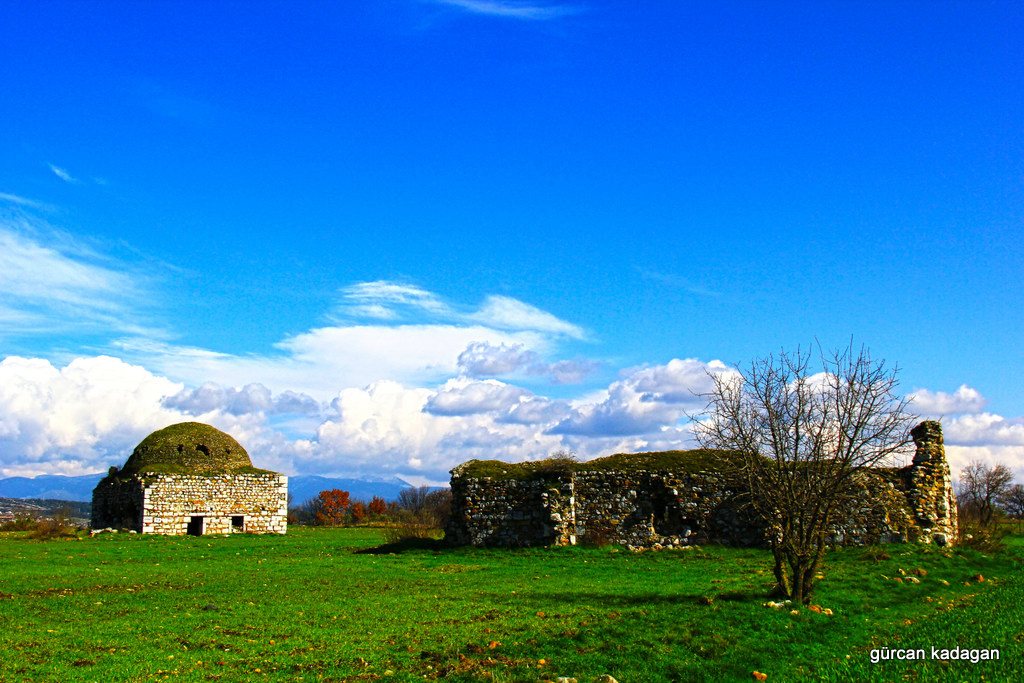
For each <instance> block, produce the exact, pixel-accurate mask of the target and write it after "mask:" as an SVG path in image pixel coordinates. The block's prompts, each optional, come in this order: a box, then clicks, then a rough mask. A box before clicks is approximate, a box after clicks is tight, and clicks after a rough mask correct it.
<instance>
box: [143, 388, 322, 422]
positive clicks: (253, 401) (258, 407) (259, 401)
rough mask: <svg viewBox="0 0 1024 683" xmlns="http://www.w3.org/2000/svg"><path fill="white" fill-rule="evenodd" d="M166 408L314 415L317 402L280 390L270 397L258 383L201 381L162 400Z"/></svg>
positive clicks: (196, 412)
mask: <svg viewBox="0 0 1024 683" xmlns="http://www.w3.org/2000/svg"><path fill="white" fill-rule="evenodd" d="M163 404H164V406H165V407H167V408H171V409H173V410H179V411H182V412H185V413H190V414H192V415H200V414H202V413H209V412H213V411H218V410H219V411H223V412H225V413H228V414H229V415H236V416H237V415H246V414H248V413H263V414H267V415H285V414H298V415H315V414H317V413H318V412H319V411H320V404H319V403H317V402H316V401H315V400H314V399H313V398H312V397H310V396H307V395H306V394H301V393H296V392H294V391H283V392H281V393H279V394H278V395H277V396H274V395H273V394H272V393H271V391H270V389H268V388H267V387H265V386H263V385H262V384H256V383H253V384H246V385H245V386H244V387H242V388H241V389H236V388H233V387H227V388H225V387H222V386H220V385H219V384H217V383H215V382H205V383H203V384H202V385H201V386H199V387H196V388H195V389H183V390H182V391H180V392H178V393H177V394H175V395H174V396H169V397H167V398H166V399H164V401H163Z"/></svg>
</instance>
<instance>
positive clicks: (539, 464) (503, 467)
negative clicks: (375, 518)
mask: <svg viewBox="0 0 1024 683" xmlns="http://www.w3.org/2000/svg"><path fill="white" fill-rule="evenodd" d="M736 457H737V456H736V454H735V453H733V452H731V451H713V450H705V449H696V450H692V451H661V452H653V453H616V454H615V455H609V456H607V457H604V458H597V459H596V460H588V461H586V462H572V461H568V460H562V459H557V461H555V460H539V461H536V462H518V463H507V462H502V461H500V460H470V461H469V462H466V463H463V464H462V465H460V466H459V467H458V468H457V476H462V477H470V478H483V477H489V478H491V479H494V480H497V481H501V480H511V479H519V480H528V479H537V478H541V477H544V476H553V475H554V474H556V473H557V472H558V471H559V470H562V471H565V472H569V471H572V472H636V471H641V470H644V471H648V472H676V473H680V474H683V473H694V472H701V471H718V470H722V469H723V468H724V467H725V466H726V465H728V464H731V463H733V462H735V458H736Z"/></svg>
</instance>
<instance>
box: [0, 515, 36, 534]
mask: <svg viewBox="0 0 1024 683" xmlns="http://www.w3.org/2000/svg"><path fill="white" fill-rule="evenodd" d="M36 524H38V520H37V519H36V518H35V517H34V516H33V515H31V514H30V513H27V512H21V513H15V515H14V519H10V520H8V521H6V522H4V523H3V524H0V531H32V530H33V529H35V528H36Z"/></svg>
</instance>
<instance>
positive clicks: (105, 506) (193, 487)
mask: <svg viewBox="0 0 1024 683" xmlns="http://www.w3.org/2000/svg"><path fill="white" fill-rule="evenodd" d="M198 517H201V518H202V522H201V526H199V527H193V531H194V532H196V533H202V534H227V533H231V532H232V531H244V532H247V533H258V534H267V533H278V534H283V533H285V532H286V531H287V529H288V521H287V520H288V477H286V476H283V475H278V474H223V475H208V476H199V475H185V474H141V475H132V476H130V477H127V478H123V479H119V478H116V477H114V478H111V479H105V480H104V481H102V482H100V485H99V486H97V487H96V490H95V492H94V494H93V520H92V522H93V527H95V528H103V527H107V526H113V527H127V528H130V529H134V530H135V531H141V532H143V533H156V534H168V535H181V534H185V533H188V532H189V524H190V522H191V521H192V519H193V518H198ZM236 518H241V519H240V520H238V521H240V522H241V525H236V524H235V521H236Z"/></svg>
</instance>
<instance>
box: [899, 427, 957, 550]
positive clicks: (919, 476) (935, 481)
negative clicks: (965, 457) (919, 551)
mask: <svg viewBox="0 0 1024 683" xmlns="http://www.w3.org/2000/svg"><path fill="white" fill-rule="evenodd" d="M910 436H911V437H913V439H914V445H915V446H916V447H917V452H916V453H915V454H914V462H913V464H911V465H910V466H909V467H907V468H905V469H904V470H903V475H904V477H905V481H906V488H907V502H908V504H909V506H910V509H911V512H912V513H913V515H914V520H915V522H916V523H917V527H918V528H919V529H920V540H921V541H923V542H925V543H931V542H934V543H937V544H938V545H948V544H952V543H955V542H956V539H957V533H958V531H959V529H958V526H957V511H956V496H955V495H954V493H953V479H952V477H950V474H949V463H948V462H946V449H945V447H944V446H943V443H942V425H941V424H939V423H938V422H936V421H934V420H928V421H925V422H922V423H921V424H919V425H917V426H916V427H914V428H913V429H912V430H910Z"/></svg>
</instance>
